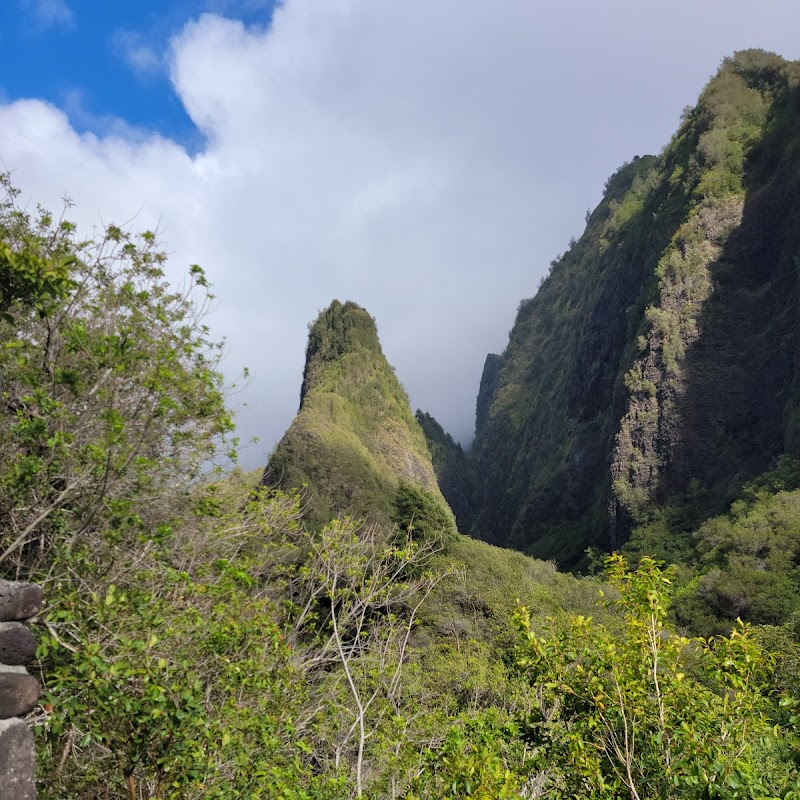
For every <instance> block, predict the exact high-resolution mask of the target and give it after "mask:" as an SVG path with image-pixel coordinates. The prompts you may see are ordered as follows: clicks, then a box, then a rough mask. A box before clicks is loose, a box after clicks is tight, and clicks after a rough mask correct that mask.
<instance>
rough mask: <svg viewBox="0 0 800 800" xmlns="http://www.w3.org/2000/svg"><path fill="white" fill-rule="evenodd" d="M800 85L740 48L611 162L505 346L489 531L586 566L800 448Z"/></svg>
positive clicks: (489, 376) (494, 378) (490, 377)
mask: <svg viewBox="0 0 800 800" xmlns="http://www.w3.org/2000/svg"><path fill="white" fill-rule="evenodd" d="M799 85H800V65H798V64H797V63H792V62H786V61H783V59H781V58H779V57H778V56H775V55H772V54H769V53H764V52H763V51H745V52H742V53H737V54H736V56H735V57H734V58H732V59H726V60H725V61H724V62H723V64H722V67H721V68H720V71H719V73H718V74H717V76H716V77H714V78H713V79H712V80H711V82H710V83H709V85H708V86H707V87H706V89H705V90H704V91H703V93H702V94H701V96H700V99H699V101H698V103H697V105H696V106H695V107H694V108H693V109H689V110H687V112H686V113H685V115H684V118H683V121H682V124H681V126H680V128H679V130H678V132H677V133H676V135H675V136H674V138H673V139H672V141H671V142H670V143H669V144H668V145H667V147H666V148H665V149H664V151H663V153H662V154H661V155H660V156H658V157H651V156H647V157H643V158H636V159H634V160H633V162H631V163H630V164H627V165H625V166H624V167H622V168H621V169H620V170H619V171H618V172H617V173H615V174H614V175H613V176H612V177H611V179H610V180H609V182H608V184H607V187H606V194H605V197H604V198H603V201H602V202H601V203H600V205H599V206H598V207H597V208H596V209H595V211H594V212H593V213H592V214H591V215H590V216H589V218H588V221H587V226H586V230H585V232H584V234H583V236H582V237H581V238H580V239H579V240H578V241H577V242H574V243H573V244H572V246H571V247H570V249H569V250H568V251H567V252H566V253H565V254H564V255H563V256H562V257H560V258H558V259H556V260H555V261H554V262H553V263H552V268H551V272H550V275H549V276H548V277H547V278H546V280H545V281H544V282H543V284H542V286H541V287H540V289H539V291H538V292H537V294H536V296H535V297H534V298H533V299H532V300H527V301H523V302H522V303H521V304H520V307H519V311H518V314H517V319H516V322H515V324H514V327H513V329H512V331H511V335H510V339H509V344H508V347H507V349H506V351H505V353H503V355H502V357H501V358H500V362H499V364H498V363H497V357H496V356H491V357H490V360H489V362H488V364H487V366H488V367H490V369H488V372H487V373H486V374H485V376H484V377H485V380H484V382H483V383H482V390H481V395H480V396H479V398H478V411H479V414H478V416H479V419H478V428H477V439H476V444H475V450H476V462H477V497H476V500H475V505H476V508H477V515H476V521H475V525H474V530H475V532H476V534H478V535H480V536H482V537H484V538H486V539H487V540H488V541H491V542H494V543H498V544H503V545H508V546H513V547H517V548H520V549H523V550H525V551H526V552H529V553H532V554H534V555H537V556H539V557H546V558H555V559H556V560H557V561H558V562H559V563H560V564H562V565H564V566H574V565H576V564H578V565H581V566H585V565H586V561H585V559H584V552H585V550H586V548H587V547H588V546H590V545H594V546H597V547H599V548H601V549H603V550H608V549H609V548H613V547H618V546H620V545H621V544H622V543H623V542H624V541H625V539H626V538H627V536H628V535H629V534H630V532H631V530H632V529H633V528H635V527H637V526H638V525H642V524H645V523H647V522H648V521H649V520H650V518H651V515H652V514H653V513H654V511H655V509H657V508H660V507H662V506H663V505H666V504H669V505H672V506H676V505H678V504H680V503H683V504H685V505H687V506H692V505H695V506H696V503H694V499H695V498H696V496H697V495H698V492H700V493H702V494H703V504H702V509H703V511H704V513H705V515H706V516H708V515H709V514H714V513H720V512H722V511H723V510H724V509H725V508H726V506H727V505H729V504H730V503H731V502H732V501H733V500H734V499H735V498H736V497H737V495H738V493H739V491H740V489H741V487H742V486H743V484H744V483H746V482H747V481H749V480H751V479H753V478H754V477H756V476H757V475H759V474H761V473H762V472H764V471H766V470H768V469H769V468H770V467H771V466H772V465H773V464H774V462H775V460H776V459H777V458H778V456H780V455H781V454H783V453H789V454H792V455H795V456H797V455H799V454H798V451H797V442H798V440H797V437H796V435H795V428H796V420H797V419H798V418H800V416H798V412H797V410H796V409H797V386H798V385H800V384H798V380H797V373H796V360H795V359H794V357H793V355H792V354H793V353H794V352H795V351H796V348H797V335H798V334H797V330H798V329H797V325H796V305H797V301H798V297H797V281H796V271H797V266H796V243H797V240H798V238H800V217H798V211H797V203H796V197H797V191H798V175H799V174H800V170H799V169H798V167H800V164H798V161H797V159H798V152H800V151H798V147H797V129H798V121H800V95H799V94H798V93H799V91H800V90H799V89H798V86H799ZM764 386H771V387H774V391H770V392H766V393H765V392H764V391H763V387H764ZM694 521H696V522H697V521H699V520H694Z"/></svg>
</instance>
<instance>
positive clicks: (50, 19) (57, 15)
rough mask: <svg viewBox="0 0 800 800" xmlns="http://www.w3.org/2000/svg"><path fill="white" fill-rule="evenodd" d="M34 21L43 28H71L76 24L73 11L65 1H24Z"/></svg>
mask: <svg viewBox="0 0 800 800" xmlns="http://www.w3.org/2000/svg"><path fill="white" fill-rule="evenodd" d="M23 3H24V6H25V8H26V9H27V10H28V12H29V13H30V14H31V15H32V16H33V21H34V22H35V23H36V24H37V25H38V26H40V27H42V28H70V27H72V25H73V24H74V22H75V18H74V15H73V13H72V9H71V8H70V7H69V6H68V5H67V4H66V3H65V2H64V0H23Z"/></svg>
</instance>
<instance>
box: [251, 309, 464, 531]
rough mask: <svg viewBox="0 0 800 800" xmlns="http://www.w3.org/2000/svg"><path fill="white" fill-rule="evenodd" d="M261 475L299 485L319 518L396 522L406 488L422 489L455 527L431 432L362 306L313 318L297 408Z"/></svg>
mask: <svg viewBox="0 0 800 800" xmlns="http://www.w3.org/2000/svg"><path fill="white" fill-rule="evenodd" d="M264 481H265V483H266V484H268V485H276V486H281V487H287V488H296V487H298V488H300V487H302V489H303V493H304V498H305V501H306V503H307V511H306V520H307V521H308V523H309V524H312V525H315V524H316V525H320V524H325V523H326V522H328V521H329V520H330V519H331V518H332V517H334V516H336V515H337V514H353V515H355V516H358V517H365V518H368V519H370V520H371V521H374V522H377V523H379V524H381V525H383V526H391V525H392V523H393V522H394V520H395V518H396V516H397V513H396V500H397V495H398V490H399V489H400V487H401V485H402V486H403V487H407V486H413V487H416V490H415V491H416V492H417V493H418V494H419V493H422V494H421V495H420V496H421V497H422V498H423V500H422V502H424V501H425V499H427V500H429V501H430V502H431V503H433V505H434V506H438V507H439V509H440V512H441V513H442V514H443V515H444V516H445V517H447V518H448V519H449V524H450V527H452V525H453V523H452V513H451V512H450V510H449V508H448V506H447V503H446V502H445V500H444V498H443V497H442V495H441V492H440V491H439V488H438V485H437V483H436V475H435V473H434V469H433V466H432V464H431V457H430V453H429V451H428V446H427V444H426V442H425V436H424V434H423V432H422V430H421V428H420V426H419V423H418V422H417V420H416V419H415V418H414V415H413V414H412V412H411V407H410V406H409V402H408V397H407V395H406V393H405V390H404V389H403V387H402V386H401V385H400V382H399V381H398V379H397V377H396V375H395V373H394V370H393V369H392V367H391V366H390V365H389V363H388V362H387V361H386V358H385V356H384V355H383V351H382V349H381V345H380V341H379V339H378V332H377V328H376V326H375V320H374V319H373V318H372V317H371V316H370V315H369V314H368V313H367V312H366V311H365V310H364V309H363V308H361V307H360V306H358V305H356V304H355V303H351V302H347V303H340V302H339V301H338V300H334V301H333V303H332V304H331V305H330V307H329V308H327V309H325V310H324V311H323V312H322V313H321V314H320V315H319V317H318V318H317V320H316V321H315V322H314V323H313V324H312V325H311V327H310V329H309V335H308V348H307V350H306V365H305V371H304V374H303V386H302V391H301V395H300V411H299V412H298V414H297V417H296V418H295V420H294V422H293V423H292V425H291V427H290V428H289V430H288V431H287V432H286V435H285V436H284V437H283V439H282V440H281V441H280V442H279V444H278V446H277V448H276V449H275V452H274V453H273V455H272V457H271V458H270V461H269V464H268V466H267V469H266V471H265V475H264ZM404 491H407V489H404Z"/></svg>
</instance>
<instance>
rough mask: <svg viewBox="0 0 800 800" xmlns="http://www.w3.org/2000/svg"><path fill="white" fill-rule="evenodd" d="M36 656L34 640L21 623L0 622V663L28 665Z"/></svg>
mask: <svg viewBox="0 0 800 800" xmlns="http://www.w3.org/2000/svg"><path fill="white" fill-rule="evenodd" d="M35 655H36V638H35V637H34V635H33V634H32V633H31V632H30V631H29V630H28V629H27V628H26V627H25V626H24V625H23V624H22V623H21V622H0V662H2V663H3V664H14V665H16V664H29V663H30V662H31V661H33V657H34V656H35Z"/></svg>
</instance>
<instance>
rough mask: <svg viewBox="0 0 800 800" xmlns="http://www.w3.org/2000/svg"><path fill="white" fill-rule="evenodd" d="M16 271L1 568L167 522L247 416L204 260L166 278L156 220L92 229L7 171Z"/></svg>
mask: <svg viewBox="0 0 800 800" xmlns="http://www.w3.org/2000/svg"><path fill="white" fill-rule="evenodd" d="M3 187H4V188H5V190H6V198H5V201H4V202H2V203H0V275H2V276H3V277H8V275H11V277H12V278H13V280H11V281H10V283H9V284H7V285H6V291H5V294H4V295H3V297H2V298H0V308H2V310H3V314H2V319H0V375H1V376H2V381H1V382H0V530H2V531H3V534H4V535H3V539H2V542H1V543H0V569H2V570H4V571H6V572H10V573H14V572H18V571H19V570H20V569H22V568H23V565H24V566H25V568H31V567H33V566H35V564H36V563H38V562H40V561H41V562H42V563H44V562H45V561H46V560H47V558H48V553H49V551H50V549H51V548H52V547H53V546H54V545H55V544H58V545H59V546H60V547H66V548H67V549H69V548H71V547H73V546H75V545H76V544H77V543H78V542H79V541H81V540H83V541H86V539H87V537H89V536H90V535H91V534H92V533H93V532H102V536H103V538H104V539H105V540H106V541H107V542H113V541H116V542H119V541H120V540H121V539H123V538H124V537H126V536H127V535H129V534H135V535H144V536H156V535H160V534H158V533H157V532H158V531H159V530H160V531H161V532H162V533H163V532H164V529H163V527H162V526H163V525H165V524H167V519H168V517H169V514H168V513H164V509H165V503H167V502H168V501H169V498H170V497H171V496H173V495H175V493H176V492H177V493H179V492H180V491H181V487H183V488H185V487H186V486H187V485H188V484H189V483H190V482H191V481H192V480H193V479H195V478H196V477H197V475H198V474H199V471H200V469H201V466H202V465H203V464H204V463H205V462H207V461H208V460H209V459H212V458H213V457H214V456H215V455H216V454H217V453H218V452H219V450H220V443H221V441H222V440H224V438H225V437H226V436H227V435H229V434H230V433H231V431H232V429H233V423H232V419H231V415H230V413H229V411H228V410H227V408H226V406H225V397H224V394H225V392H224V383H223V378H222V376H221V374H220V373H219V372H218V371H217V365H218V362H219V357H220V354H221V345H220V344H219V343H215V342H213V341H212V340H211V339H210V338H209V331H208V328H207V327H206V326H205V325H204V323H203V316H204V314H205V310H206V308H207V306H208V301H209V300H210V297H211V295H210V294H209V292H208V286H207V283H206V279H205V277H204V275H203V272H202V270H201V269H200V268H199V267H197V266H192V267H191V268H190V271H189V280H188V283H187V285H186V286H185V287H184V289H182V290H180V291H176V290H175V289H173V288H171V287H170V286H169V284H168V283H167V281H166V280H165V277H164V264H165V260H166V256H165V254H164V253H163V252H162V251H161V250H160V249H159V246H158V241H157V238H156V236H155V235H154V234H153V233H151V232H144V233H142V234H140V235H138V236H137V235H134V234H132V233H130V232H129V231H125V230H123V229H121V228H120V227H118V226H116V225H109V226H107V227H106V228H105V230H104V231H103V232H102V234H101V235H100V236H99V237H98V238H97V239H95V240H92V241H83V242H81V241H77V239H76V236H75V228H74V226H73V225H71V224H70V223H69V222H67V221H65V220H64V219H61V220H59V221H54V219H53V217H52V216H51V215H49V214H48V213H47V212H45V211H43V210H41V209H40V210H39V212H38V215H37V216H36V217H35V218H31V217H30V216H29V215H28V214H27V213H26V212H24V211H22V210H20V209H18V208H17V207H16V205H15V193H14V190H13V189H12V187H11V186H10V183H9V182H8V178H7V177H6V178H4V180H3Z"/></svg>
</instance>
